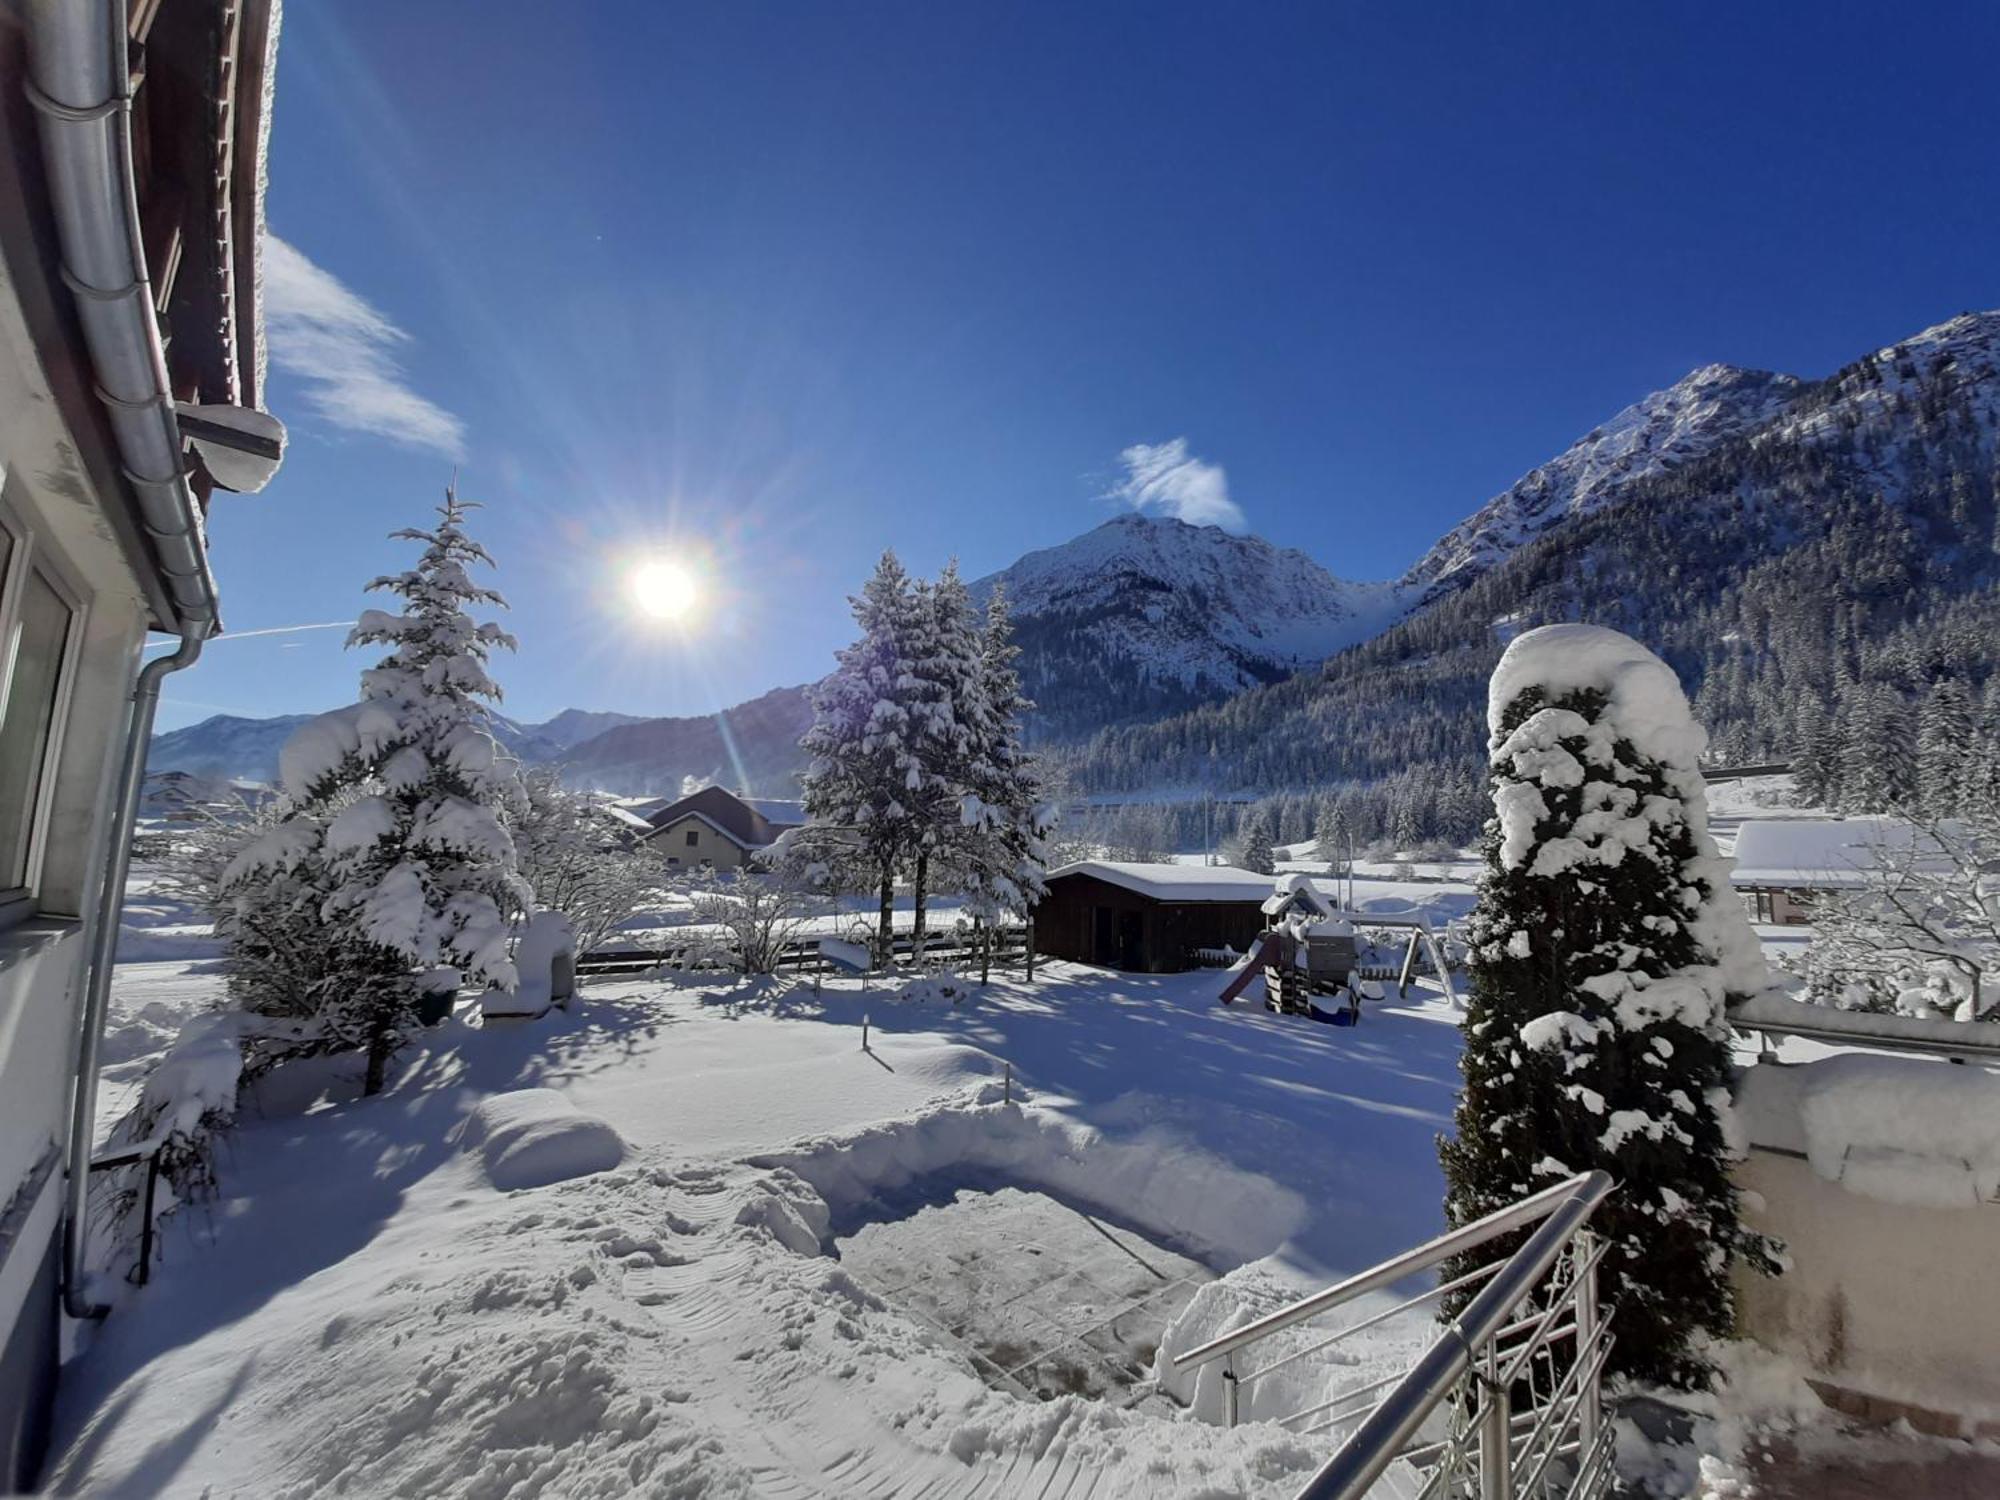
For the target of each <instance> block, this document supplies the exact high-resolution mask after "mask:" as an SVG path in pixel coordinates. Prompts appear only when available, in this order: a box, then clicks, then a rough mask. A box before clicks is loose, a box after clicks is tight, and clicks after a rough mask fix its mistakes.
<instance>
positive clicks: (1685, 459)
mask: <svg viewBox="0 0 2000 1500" xmlns="http://www.w3.org/2000/svg"><path fill="white" fill-rule="evenodd" d="M1404 584H1405V586H1406V587H1407V588H1408V589H1410V590H1411V591H1412V592H1413V593H1414V592H1417V591H1422V592H1421V595H1420V602H1418V603H1417V606H1416V607H1415V608H1414V609H1413V610H1412V611H1411V612H1410V613H1409V614H1408V616H1407V617H1406V618H1404V619H1402V620H1399V621H1397V622H1396V623H1394V624H1393V625H1391V626H1390V627H1389V628H1388V629H1386V630H1385V631H1383V632H1382V633H1381V634H1379V635H1378V636H1376V637H1374V638H1372V639H1370V640H1369V641H1367V642H1366V643H1364V644H1362V645H1361V646H1359V647H1358V648H1357V649H1356V650H1354V651H1351V652H1347V653H1343V654H1342V655H1340V656H1338V657H1336V658H1334V659H1333V660H1331V661H1329V662H1328V663H1327V665H1326V666H1325V668H1324V669H1323V670H1321V671H1319V672H1315V673H1309V674H1300V675H1298V676H1295V677H1293V678H1290V679H1288V680H1286V681H1284V682H1281V683H1277V684H1275V685H1272V686H1270V687H1259V688H1252V689H1248V690H1246V691H1245V692H1244V693H1242V694H1239V695H1238V696H1236V697H1234V698H1232V699H1230V700H1229V701H1228V702H1226V703H1222V704H1218V705H1213V706H1209V707H1204V708H1197V709H1194V710H1191V711H1189V712H1188V713H1186V714H1184V715H1177V716H1170V717H1164V718H1162V719H1160V720H1158V721H1156V722H1152V723H1145V724H1132V725H1127V726H1120V727H1118V728H1116V729H1114V730H1112V731H1111V732H1109V733H1107V734H1105V735H1103V736H1100V737H1099V738H1097V739H1095V740H1093V741H1092V742H1091V743H1090V744H1089V745H1088V746H1086V747H1081V748H1079V750H1077V751H1076V752H1074V753H1072V754H1071V755H1070V756H1069V761H1070V765H1069V767H1068V769H1069V774H1070V779H1071V782H1072V784H1073V785H1075V786H1076V787H1077V788H1078V789H1079V790H1081V791H1084V792H1088V793H1094V794H1100V795H1106V796H1108V795H1111V794H1120V795H1129V794H1132V793H1135V792H1144V793H1147V794H1149V795H1157V794H1159V793H1161V792H1162V791H1164V790H1168V789H1173V790H1179V789H1183V788H1186V789H1193V788H1208V789H1213V790H1221V791H1229V792H1263V791H1270V792H1276V791H1294V790H1304V789H1310V788H1319V787H1334V786H1343V787H1347V788H1354V787H1373V788H1378V789H1380V790H1381V791H1382V792H1383V794H1384V795H1385V796H1392V797H1393V800H1394V807H1393V808H1392V810H1393V811H1394V812H1395V815H1396V819H1397V826H1399V827H1407V828H1409V829H1410V830H1412V831H1413V832H1414V834H1415V835H1416V836H1418V837H1423V836H1427V835H1428V834H1429V833H1431V832H1433V831H1435V832H1438V833H1440V834H1443V835H1445V836H1448V837H1450V838H1453V839H1462V838H1464V837H1465V836H1466V835H1467V833H1468V832H1469V831H1470V825H1471V822H1472V821H1473V819H1471V818H1470V817H1467V816H1461V814H1463V813H1464V812H1465V810H1466V809H1468V808H1478V807H1481V806H1483V802H1482V797H1483V790H1482V781H1483V776H1484V772H1485V744H1484V740H1485V721H1484V718H1483V716H1482V714H1481V712H1480V705H1481V704H1482V703H1483V701H1484V698H1485V692H1486V681H1487V678H1488V676H1489V674H1490V673H1491V672H1492V669H1493V664H1494V662H1495V660H1496V659H1497V657H1498V656H1499V654H1500V650H1501V648H1502V646H1503V645H1504V643H1505V641H1506V640H1507V639H1508V638H1510V637H1511V636H1513V635H1515V634H1518V633H1519V632H1520V631H1522V630H1525V629H1528V628H1530V627H1532V626H1535V625H1541V624H1547V623H1553V622H1558V621H1586V622H1589V623H1593V624H1602V625H1609V626H1613V627H1615V628H1617V629H1620V630H1623V631H1625V632H1627V633H1628V634H1631V635H1634V636H1636V637H1637V638H1638V639H1640V640H1642V641H1644V642H1645V643H1646V644H1647V645H1649V646H1651V647H1652V648H1653V649H1654V650H1655V651H1657V652H1659V654H1660V655H1661V656H1662V657H1664V658H1665V659H1666V660H1667V661H1668V662H1670V663H1671V664H1672V665H1673V667H1674V669H1675V670H1676V671H1677V672H1678V673H1679V674H1680V675H1681V678H1682V681H1683V682H1684V684H1685V685H1686V686H1687V688H1688V691H1689V696H1690V697H1691V698H1692V699H1693V700H1694V702H1695V708H1696V712H1697V715H1698V716H1699V717H1700V719H1701V720H1702V722H1703V724H1704V725H1705V726H1706V727H1707V728H1708V730H1709V733H1710V737H1711V738H1710V744H1711V750H1712V753H1713V754H1714V755H1715V756H1716V757H1717V758H1718V759H1721V760H1724V761H1735V762H1739V763H1741V762H1750V761H1759V760H1772V759H1779V760H1783V759H1790V758H1793V757H1802V756H1805V755H1807V754H1808V753H1811V754H1820V755H1827V754H1831V753H1832V752H1829V751H1827V749H1826V747H1827V746H1828V745H1835V746H1838V747H1850V746H1862V747H1864V749H1863V750H1860V751H1855V752H1854V753H1853V755H1852V756H1850V755H1849V754H1848V751H1847V750H1846V749H1845V748H1843V749H1841V751H1840V755H1839V756H1838V757H1836V759H1839V760H1842V761H1843V762H1844V761H1845V760H1847V759H1853V760H1855V761H1856V763H1861V762H1862V761H1865V760H1866V759H1867V757H1868V756H1869V755H1874V754H1875V753H1876V752H1877V751H1879V752H1880V759H1881V761H1882V762H1883V763H1888V762H1890V761H1897V763H1901V762H1900V760H1898V757H1904V756H1906V753H1907V750H1908V745H1907V743H1906V742H1907V740H1908V738H1909V737H1910V735H1911V734H1912V732H1913V731H1912V728H1911V726H1912V725H1914V724H1916V723H1917V722H1918V721H1919V719H1920V718H1921V717H1922V715H1923V713H1924V711H1925V709H1924V706H1925V705H1926V703H1927V702H1928V700H1929V696H1930V695H1931V693H1932V692H1933V691H1934V690H1935V689H1936V688H1937V687H1938V686H1939V684H1941V683H1951V684H1953V685H1954V686H1955V688H1956V689H1958V690H1961V691H1962V692H1963V693H1964V694H1965V695H1967V696H1969V697H1970V698H1972V699H1973V700H1975V701H1978V702H1980V703H1981V704H1982V705H1983V706H1982V709H1981V712H1983V713H1985V714H1987V715H1988V716H1989V718H1991V717H1992V716H1994V715H1995V714H2000V313H1994V312H1985V313H1967V314H1963V315H1961V316H1959V317H1955V318H1951V319H1949V320H1947V321H1945V322H1943V323H1939V324H1937V325H1936V326H1934V327H1931V328H1927V329H1925V330H1923V331H1922V332H1921V333H1918V334H1915V335H1913V336H1911V337H1910V338H1908V339H1904V340H1902V341H1900V342H1898V343H1895V344H1892V345H1889V346H1887V347H1885V348H1881V349H1877V350H1875V351H1874V352H1872V353H1869V354H1867V355H1864V356H1863V357H1862V358H1861V359H1858V360H1856V361H1855V362H1854V363H1852V364H1850V365H1848V366H1846V367H1845V368H1844V369H1842V370H1839V371H1837V372H1836V373H1834V374H1833V375H1830V376H1827V377H1825V378H1824V379H1821V380H1816V381H1810V382H1808V381H1800V380H1796V379H1793V378H1792V377H1789V376H1777V375H1767V374H1751V373H1746V372H1742V371H1735V370H1729V369H1726V368H1724V367H1719V366H1711V367H1708V368H1705V369H1703V370H1698V371H1696V372H1695V373H1694V374H1693V375H1691V376H1689V377H1688V378H1687V379H1686V380H1684V381H1681V382H1680V383H1679V384H1678V385H1676V386H1674V387H1673V388H1672V389H1671V390H1669V391H1664V392H1661V393H1659V394H1658V395H1656V396H1652V397H1648V398H1646V399H1645V400H1643V401H1641V402H1639V403H1638V404H1636V405H1635V406H1632V407H1630V408H1627V410H1626V411H1624V412H1622V413H1621V414H1620V415H1619V416H1618V417H1617V418H1615V419H1614V420H1613V421H1612V422H1611V423H1609V424H1607V426H1606V427H1604V428H1603V429H1600V430H1599V431H1597V432H1594V433H1592V434H1590V435H1589V436H1588V437H1586V438H1585V439H1583V441H1581V442H1579V443H1577V444H1576V445H1574V446H1573V447H1572V448H1570V449H1569V450H1568V451H1567V452H1566V453H1564V454H1563V455H1561V456H1560V457H1559V458H1557V459H1555V460H1553V461H1551V462H1550V463H1549V464H1547V465H1544V466H1543V467H1542V468H1540V469H1538V470H1536V471H1535V472H1534V473H1533V474H1531V475H1529V476H1528V478H1527V479H1525V480H1523V481H1522V482H1521V483H1520V484H1518V485H1516V486H1514V488H1513V489H1511V490H1509V491H1508V492H1507V493H1506V494H1504V495H1502V496H1500V497H1499V498H1498V499H1496V500H1494V501H1493V502H1491V503H1490V504H1488V505H1487V506H1486V507H1484V508H1483V509H1482V510H1480V511H1479V512H1478V513H1477V514H1476V515H1474V516H1473V517H1472V518H1471V519H1470V520H1468V521H1467V522H1466V523H1465V524H1464V525H1462V526H1460V527H1458V528H1457V529H1456V530H1454V531H1453V532H1452V533H1451V535H1450V536H1448V537H1446V538H1445V539H1444V540H1443V541H1441V542H1440V543H1439V544H1438V546H1437V547H1435V548H1433V549H1432V551H1431V552H1430V553H1429V554H1427V555H1426V557H1425V558H1424V559H1423V560H1422V561H1421V562H1420V563H1419V564H1418V565H1417V566H1416V567H1415V568H1413V569H1412V570H1411V571H1410V573H1409V574H1408V575H1406V578H1405V580H1404ZM1984 705H1991V706H1984ZM1329 725H1337V726H1338V727H1339V732H1338V733H1337V734H1329V733H1328V726H1329ZM1447 796H1449V798H1450V799H1451V804H1452V808H1451V811H1450V814H1449V816H1445V815H1443V814H1442V813H1439V811H1438V807H1439V804H1440V801H1441V799H1443V798H1445V797H1447Z"/></svg>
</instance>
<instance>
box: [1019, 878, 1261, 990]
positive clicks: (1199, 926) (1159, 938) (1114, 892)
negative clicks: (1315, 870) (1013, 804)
mask: <svg viewBox="0 0 2000 1500" xmlns="http://www.w3.org/2000/svg"><path fill="white" fill-rule="evenodd" d="M1271 889H1272V881H1271V877H1270V876H1269V875H1259V874H1256V873H1255V872H1254V871H1250V870H1237V869H1232V868H1229V867H1228V866H1212V865H1179V864H1121V863H1117V862H1114V861H1111V860H1097V859H1087V860H1081V861H1079V862H1077V863H1076V864H1071V865H1064V866H1063V867H1062V868H1061V869H1059V870H1055V871H1052V872H1051V873H1050V875H1049V877H1048V894H1047V895H1046V896H1044V897H1043V898H1042V900H1041V901H1040V903H1038V904H1037V905H1036V907H1035V913H1034V934H1035V951H1036V952H1038V953H1043V954H1046V955H1048V956H1049V957H1050V958H1067V959H1071V960H1074V961H1075V962H1077V963H1086V964H1097V965H1099V966H1101V967H1103V968H1107V969H1126V970H1131V971H1133V972H1137V973H1143V974H1171V973H1177V972H1179V971H1180V970H1183V969H1192V968H1194V967H1196V965H1197V963H1198V961H1199V959H1198V955H1199V953H1200V951H1201V950H1202V949H1220V948H1233V949H1235V950H1237V951H1238V952H1242V951H1244V950H1246V949H1248V948H1249V946H1250V945H1251V944H1252V943H1254V942H1256V941H1257V935H1258V934H1259V933H1261V932H1262V931H1263V930H1264V925H1265V913H1264V902H1265V899H1266V898H1267V897H1269V896H1270V895H1271Z"/></svg>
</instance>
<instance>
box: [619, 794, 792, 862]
mask: <svg viewBox="0 0 2000 1500" xmlns="http://www.w3.org/2000/svg"><path fill="white" fill-rule="evenodd" d="M805 820H806V818H805V810H804V808H802V807H801V806H800V805H799V804H798V803H796V802H783V801H776V800H773V799H771V798H766V797H740V796H738V795H737V794H736V793H734V792H732V791H728V790H726V789H725V788H723V787H719V786H705V787H703V788H702V789H701V790H700V791H698V792H692V793H690V794H689V795H687V796H685V797H682V798H680V799H679V800H678V801H675V802H669V803H668V804H667V805H666V806H665V807H663V808H661V809H660V810H659V811H658V812H656V813H654V814H653V815H652V816H651V817H650V818H649V819H648V820H647V821H648V822H650V823H651V824H652V832H650V833H647V834H645V835H643V836H642V837H641V840H640V841H641V842H642V843H644V844H645V845H646V846H647V847H648V848H650V849H652V850H653V851H654V853H656V854H658V855H659V856H660V857H661V858H662V859H664V860H665V861H666V862H667V864H668V865H669V866H673V867H681V868H694V867H696V866H700V865H708V866H711V867H713V868H715V869H718V870H733V869H736V868H738V867H740V866H742V865H744V864H746V863H748V862H749V860H750V859H751V857H752V856H754V855H755V854H756V853H757V852H758V851H759V850H760V849H766V848H769V847H770V846H771V845H772V844H775V843H776V842H777V841H778V839H779V837H780V836H781V835H782V834H784V833H785V832H786V831H787V830H789V829H793V828H797V827H799V826H800V825H801V824H803V823H804V822H805Z"/></svg>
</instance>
